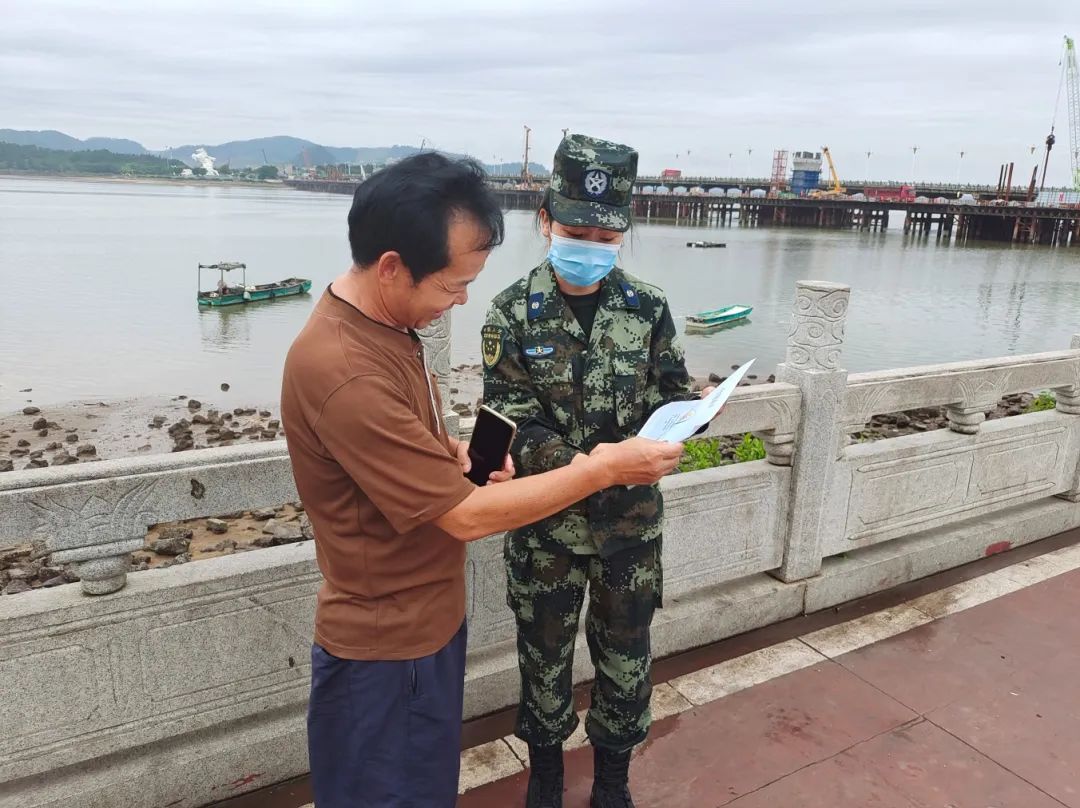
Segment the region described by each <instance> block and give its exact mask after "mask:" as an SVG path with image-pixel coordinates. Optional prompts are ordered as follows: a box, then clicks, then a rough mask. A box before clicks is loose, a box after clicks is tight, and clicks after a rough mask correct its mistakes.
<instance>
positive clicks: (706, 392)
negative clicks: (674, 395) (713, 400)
mask: <svg viewBox="0 0 1080 808" xmlns="http://www.w3.org/2000/svg"><path fill="white" fill-rule="evenodd" d="M715 389H716V385H715V384H714V385H713V386H712V387H706V388H705V389H704V390H702V391H701V395H700V396H698V398H708V397H709V394H710V393H712V391H713V390H715Z"/></svg>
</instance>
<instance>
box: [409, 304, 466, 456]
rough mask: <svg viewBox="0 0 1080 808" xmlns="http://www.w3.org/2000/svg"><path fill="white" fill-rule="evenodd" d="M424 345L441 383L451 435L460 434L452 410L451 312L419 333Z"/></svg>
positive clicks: (445, 419) (447, 423)
mask: <svg viewBox="0 0 1080 808" xmlns="http://www.w3.org/2000/svg"><path fill="white" fill-rule="evenodd" d="M418 333H419V334H420V340H421V341H422V342H423V343H424V352H425V355H426V356H427V363H428V370H430V371H431V372H432V373H434V374H435V378H436V379H438V382H439V398H440V399H441V400H442V408H443V420H444V421H445V422H446V428H447V429H448V430H450V434H451V435H455V436H456V435H457V434H458V414H457V413H456V412H454V411H453V410H451V409H450V312H449V311H447V312H446V313H445V314H443V316H442V317H440V318H439V319H438V320H435V321H434V322H433V323H431V324H430V325H429V326H428V327H427V328H425V329H423V330H422V331H419V332H418Z"/></svg>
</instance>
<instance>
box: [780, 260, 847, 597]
mask: <svg viewBox="0 0 1080 808" xmlns="http://www.w3.org/2000/svg"><path fill="white" fill-rule="evenodd" d="M850 295H851V289H850V287H847V286H843V285H841V284H836V283H827V282H824V281H799V282H798V284H796V293H795V307H794V311H793V312H792V325H791V332H790V334H789V335H788V343H787V357H786V360H785V361H784V363H783V364H781V365H780V366H779V367H778V368H777V371H776V379H777V381H780V382H787V383H788V384H793V385H795V386H797V387H798V388H799V389H800V390H801V391H802V413H801V416H800V418H799V426H798V429H797V431H796V433H795V447H794V448H795V450H794V456H793V459H792V468H791V505H790V510H789V520H788V535H787V543H786V547H785V550H784V562H783V564H782V565H781V567H780V569H779V571H778V572H777V575H778V576H779V577H780V578H781V579H782V580H784V581H798V580H801V579H803V578H808V577H810V576H812V575H816V574H817V573H818V572H819V571H820V570H821V547H822V535H821V531H822V524H823V521H824V520H823V519H822V515H823V511H824V507H825V500H826V497H827V496H828V492H829V487H830V485H831V484H832V479H833V473H834V470H835V467H836V461H837V457H838V454H839V452H840V451H841V449H842V446H843V443H842V439H843V438H844V433H843V432H842V430H841V428H840V424H839V423H838V419H839V417H840V413H841V411H842V408H843V403H844V397H845V394H846V391H847V371H846V370H844V369H843V368H841V367H840V358H841V352H842V349H843V344H844V324H845V322H846V318H847V308H848V300H849V298H850Z"/></svg>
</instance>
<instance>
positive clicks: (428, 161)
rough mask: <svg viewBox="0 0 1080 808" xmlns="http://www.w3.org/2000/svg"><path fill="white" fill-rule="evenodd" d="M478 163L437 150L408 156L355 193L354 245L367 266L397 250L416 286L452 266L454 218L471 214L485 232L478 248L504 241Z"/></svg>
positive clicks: (496, 206) (362, 264)
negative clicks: (450, 236) (449, 240)
mask: <svg viewBox="0 0 1080 808" xmlns="http://www.w3.org/2000/svg"><path fill="white" fill-rule="evenodd" d="M486 180H487V175H486V174H485V173H484V169H483V168H481V167H480V164H479V163H477V162H476V161H475V160H472V159H469V158H463V159H460V160H451V159H450V158H448V157H446V156H444V155H442V154H438V153H437V152H423V153H421V154H414V155H413V156H412V157H406V158H405V159H404V160H401V161H400V162H397V163H394V164H393V165H391V166H388V167H387V168H384V169H383V170H382V171H379V172H378V173H376V174H374V175H372V177H371V178H370V179H368V180H365V181H364V182H363V183H361V184H360V186H359V187H358V188H357V189H356V193H355V194H353V203H352V209H351V210H350V211H349V247H350V249H351V250H352V258H353V261H354V262H355V263H356V265H357V266H359V267H367V266H371V265H372V264H374V263H375V262H376V261H378V260H379V257H380V256H381V255H382V254H383V253H387V252H396V253H398V254H399V255H400V256H401V259H402V261H404V262H405V265H406V266H407V267H408V268H409V271H410V273H411V274H412V279H413V283H414V284H417V283H419V282H420V281H422V280H423V279H424V278H426V277H427V276H428V275H431V274H432V273H434V272H438V271H439V270H441V269H443V268H445V267H446V265H447V264H448V263H450V254H449V247H448V245H447V236H448V231H449V228H450V221H451V219H452V218H453V217H454V216H457V215H466V216H471V217H472V218H473V219H474V220H475V221H476V222H477V224H479V225H480V227H481V229H483V230H484V231H485V232H486V234H487V235H486V240H485V241H483V242H482V243H480V244H477V245H476V248H477V249H483V250H490V249H492V248H494V247H497V246H498V245H500V244H502V241H503V235H504V230H503V215H502V211H501V210H500V209H499V202H498V200H497V199H496V198H495V195H494V194H493V193H492V192H491V190H490V189H489V188H488V187H487V182H486Z"/></svg>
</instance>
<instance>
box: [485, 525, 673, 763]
mask: <svg viewBox="0 0 1080 808" xmlns="http://www.w3.org/2000/svg"><path fill="white" fill-rule="evenodd" d="M504 556H505V561H506V573H507V602H508V603H509V605H510V608H511V609H512V610H513V612H514V615H515V616H516V618H517V632H518V634H517V647H518V668H519V670H520V672H521V703H520V705H519V707H518V716H517V726H516V731H515V734H516V735H517V736H518V737H519V738H521V739H522V740H524V741H526V742H528V743H532V744H536V745H538V746H553V745H558V744H561V743H563V742H564V741H565V740H566V739H567V738H569V737H570V734H571V733H572V732H573V731H574V729H575V728H576V727H577V725H578V718H577V715H576V714H575V713H574V696H573V666H574V641H575V639H576V638H577V630H578V615H579V613H580V612H581V606H582V604H583V603H584V599H585V591H586V585H588V593H589V605H588V609H587V611H586V614H585V636H586V639H587V641H588V645H589V654H590V656H591V658H592V664H593V667H594V668H595V670H596V677H595V681H594V683H593V687H592V706H591V707H590V708H589V712H588V715H587V717H586V719H585V731H586V733H587V735H588V736H589V740H590V741H591V742H592V744H593V746H600V747H604V748H605V749H611V750H613V751H624V750H628V749H630V748H632V747H633V746H635V745H636V744H639V743H641V742H642V741H643V740H645V736H646V735H647V734H648V731H649V725H650V724H651V722H652V716H651V715H650V713H649V698H650V696H651V695H652V681H651V678H650V674H651V666H652V654H651V648H650V641H649V626H650V624H651V623H652V618H653V613H654V611H655V610H656V609H657V608H658V607H659V606H661V605H662V603H661V601H662V591H663V590H662V587H663V568H662V565H661V541H660V539H659V538H658V539H656V540H654V541H650V542H646V543H643V544H640V545H638V546H635V547H630V548H628V549H626V550H621V551H620V552H618V553H615V554H614V555H613V556H611V557H610V558H601V557H600V556H599V555H580V554H575V553H572V552H570V551H569V550H566V549H563V548H559V547H557V546H555V547H551V548H545V549H536V548H533V547H529V546H527V545H525V544H524V543H523V542H520V541H515V540H514V538H513V537H512V535H508V536H507V539H506V546H505V553H504Z"/></svg>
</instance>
